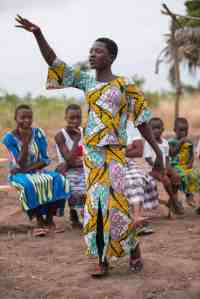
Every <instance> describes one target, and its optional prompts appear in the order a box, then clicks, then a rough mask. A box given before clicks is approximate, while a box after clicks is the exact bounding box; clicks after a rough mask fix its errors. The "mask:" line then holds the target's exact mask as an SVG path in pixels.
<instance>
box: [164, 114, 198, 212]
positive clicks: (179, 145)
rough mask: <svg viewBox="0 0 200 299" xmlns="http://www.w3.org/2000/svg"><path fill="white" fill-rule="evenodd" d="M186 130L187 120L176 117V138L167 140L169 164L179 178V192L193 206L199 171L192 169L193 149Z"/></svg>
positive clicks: (187, 128)
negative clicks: (181, 192)
mask: <svg viewBox="0 0 200 299" xmlns="http://www.w3.org/2000/svg"><path fill="white" fill-rule="evenodd" d="M188 130H189V124H188V121H187V119H186V118H183V117H178V118H177V119H176V120H175V124H174V131H175V133H176V136H175V137H174V138H171V139H170V140H169V145H170V163H171V166H172V167H173V168H174V170H175V171H176V172H177V173H178V175H179V176H180V178H181V191H183V192H184V193H185V196H186V199H187V202H188V204H189V205H191V206H195V205H196V203H195V202H194V198H193V193H199V192H200V171H199V170H198V169H196V168H194V167H193V161H194V147H193V143H192V141H191V140H189V138H188Z"/></svg>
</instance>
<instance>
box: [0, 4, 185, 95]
mask: <svg viewBox="0 0 200 299" xmlns="http://www.w3.org/2000/svg"><path fill="white" fill-rule="evenodd" d="M164 2H165V3H166V4H167V5H168V7H169V8H170V9H171V10H172V11H174V12H176V13H182V14H184V12H185V8H184V2H185V0H165V1H164ZM162 3H163V1H160V0H151V1H147V0H139V1H138V0H124V1H116V0H101V1H97V0H56V1H53V0H42V1H41V0H28V1H27V0H0V18H1V34H0V45H1V48H0V60H1V67H0V89H3V90H6V91H8V92H9V93H16V94H18V95H20V96H23V95H25V94H27V93H28V92H30V93H31V94H32V95H33V96H36V95H47V96H52V95H66V96H74V95H75V96H78V97H79V96H81V95H82V94H81V93H78V92H77V91H75V90H73V89H68V90H66V89H65V90H62V91H46V90H45V81H46V75H47V65H46V63H45V62H44V60H43V58H42V56H41V54H40V52H39V49H38V47H37V44H36V41H35V40H34V36H33V35H32V33H29V32H26V31H24V30H22V29H19V28H15V27H14V25H15V24H16V22H15V20H14V19H15V16H16V14H21V15H22V16H23V17H26V18H27V19H29V20H30V21H32V22H33V23H35V24H37V25H39V26H40V28H41V29H42V31H43V33H44V35H45V37H46V39H47V40H48V42H49V44H50V45H51V47H52V48H53V49H54V51H55V52H56V54H57V56H58V57H59V58H61V59H62V60H64V61H66V62H67V63H69V64H74V63H76V62H77V61H83V60H85V59H87V57H88V52H89V49H90V47H91V45H92V43H93V41H94V40H95V39H96V38H98V37H102V36H106V37H110V38H112V39H114V40H115V41H116V42H117V44H118V46H119V54H118V57H117V60H116V61H115V63H114V65H113V72H114V73H115V74H120V75H125V76H132V75H133V74H138V75H139V76H142V77H144V78H145V79H146V84H145V89H150V90H164V89H169V83H168V80H167V73H168V68H167V65H165V64H162V65H161V67H160V73H159V75H156V74H155V61H156V58H157V56H158V54H159V52H160V51H161V50H162V49H163V48H164V46H165V34H166V33H168V32H169V17H168V16H164V15H162V14H161V8H162ZM186 77H187V75H186Z"/></svg>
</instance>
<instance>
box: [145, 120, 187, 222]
mask: <svg viewBox="0 0 200 299" xmlns="http://www.w3.org/2000/svg"><path fill="white" fill-rule="evenodd" d="M149 124H150V126H151V128H152V132H153V135H154V137H155V139H156V141H157V143H158V145H159V148H160V150H161V152H162V154H163V163H164V165H165V172H164V173H160V172H159V171H157V169H156V165H154V163H155V158H156V157H155V154H154V151H153V149H152V148H151V146H150V145H149V144H148V142H145V145H144V158H145V160H146V161H147V162H148V164H149V165H150V166H151V172H150V174H151V175H152V176H153V177H154V178H155V179H157V180H158V181H160V182H161V183H162V184H163V186H164V188H165V190H166V192H167V194H168V195H169V201H168V204H167V206H168V208H169V217H171V213H170V212H171V211H173V212H174V213H175V214H178V215H182V214H183V213H184V211H183V207H182V205H181V203H180V202H179V201H178V189H179V185H180V178H179V176H178V175H177V174H176V173H175V172H174V171H173V169H172V168H171V167H170V165H169V145H168V142H167V140H166V139H164V138H163V137H162V133H163V131H164V123H163V121H162V119H161V118H158V117H154V118H152V119H151V120H150V122H149Z"/></svg>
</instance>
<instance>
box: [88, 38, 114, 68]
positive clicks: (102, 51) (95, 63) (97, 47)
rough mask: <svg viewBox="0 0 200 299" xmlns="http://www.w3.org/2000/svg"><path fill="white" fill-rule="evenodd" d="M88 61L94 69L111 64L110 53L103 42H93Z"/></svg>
mask: <svg viewBox="0 0 200 299" xmlns="http://www.w3.org/2000/svg"><path fill="white" fill-rule="evenodd" d="M89 63H90V67H91V68H92V69H96V70H101V69H105V68H106V67H108V66H110V65H111V64H112V55H111V54H110V53H109V51H108V49H107V47H106V45H105V44H104V43H103V42H98V41H96V42H94V44H93V46H92V48H91V49H90V53H89Z"/></svg>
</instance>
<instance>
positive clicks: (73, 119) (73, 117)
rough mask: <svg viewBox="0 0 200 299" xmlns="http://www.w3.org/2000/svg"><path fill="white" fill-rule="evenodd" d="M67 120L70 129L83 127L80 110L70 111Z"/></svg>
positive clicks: (66, 116)
mask: <svg viewBox="0 0 200 299" xmlns="http://www.w3.org/2000/svg"><path fill="white" fill-rule="evenodd" d="M65 120H66V122H67V127H68V128H69V129H71V130H73V129H77V128H79V127H80V125H81V111H80V110H78V109H69V110H68V112H67V113H66V114H65Z"/></svg>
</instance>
